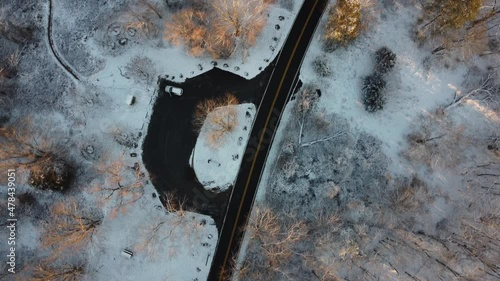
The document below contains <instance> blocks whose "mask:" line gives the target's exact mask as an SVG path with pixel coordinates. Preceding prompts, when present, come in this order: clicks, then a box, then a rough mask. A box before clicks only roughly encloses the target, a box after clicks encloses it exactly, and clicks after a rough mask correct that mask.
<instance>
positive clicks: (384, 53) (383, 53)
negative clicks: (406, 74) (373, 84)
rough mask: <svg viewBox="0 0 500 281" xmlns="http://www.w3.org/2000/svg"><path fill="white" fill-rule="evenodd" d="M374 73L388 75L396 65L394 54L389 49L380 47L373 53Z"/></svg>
mask: <svg viewBox="0 0 500 281" xmlns="http://www.w3.org/2000/svg"><path fill="white" fill-rule="evenodd" d="M375 63H376V65H375V71H376V72H378V73H388V72H389V71H391V70H392V69H393V68H394V65H395V64H396V54H394V53H393V52H392V51H391V50H390V49H389V48H387V47H382V48H380V49H378V50H377V51H376V52H375Z"/></svg>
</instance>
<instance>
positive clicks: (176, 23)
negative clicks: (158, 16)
mask: <svg viewBox="0 0 500 281" xmlns="http://www.w3.org/2000/svg"><path fill="white" fill-rule="evenodd" d="M206 25H207V16H206V14H205V12H203V11H198V10H195V9H193V8H187V9H183V10H181V11H179V12H178V13H176V14H174V15H173V16H172V18H171V20H170V21H167V22H166V23H165V30H166V31H165V33H164V37H165V39H167V40H168V41H170V42H172V43H173V44H174V45H177V46H180V45H185V46H186V48H187V49H188V52H189V53H190V54H191V55H193V56H200V55H202V54H204V52H205V45H206V43H205V40H206V38H207V37H208V34H207V33H208V31H207V27H206Z"/></svg>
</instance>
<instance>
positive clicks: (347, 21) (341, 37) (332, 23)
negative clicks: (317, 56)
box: [324, 0, 361, 45]
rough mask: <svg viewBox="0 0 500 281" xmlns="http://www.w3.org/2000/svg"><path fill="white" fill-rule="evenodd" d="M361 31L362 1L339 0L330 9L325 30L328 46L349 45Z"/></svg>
mask: <svg viewBox="0 0 500 281" xmlns="http://www.w3.org/2000/svg"><path fill="white" fill-rule="evenodd" d="M360 31H361V1H360V0H339V1H337V2H336V3H335V6H333V7H332V8H331V9H330V12H329V15H328V22H327V25H326V28H325V35H324V36H325V40H326V42H327V44H337V43H340V44H344V45H345V44H347V43H349V42H351V41H352V40H354V39H356V38H357V37H358V35H359V33H360Z"/></svg>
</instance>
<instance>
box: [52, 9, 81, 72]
mask: <svg viewBox="0 0 500 281" xmlns="http://www.w3.org/2000/svg"><path fill="white" fill-rule="evenodd" d="M52 2H53V0H49V24H48V30H47V36H48V38H49V46H50V50H51V51H52V54H53V55H54V57H55V58H56V60H57V61H58V62H59V65H60V66H61V67H62V68H63V69H64V70H66V72H68V73H69V75H71V76H72V77H73V78H75V79H76V80H78V81H80V78H79V77H78V75H77V74H76V71H74V70H73V69H72V68H71V66H69V65H68V64H67V63H66V62H65V61H64V60H63V59H62V57H61V55H60V54H59V53H58V52H57V51H56V48H55V46H54V38H53V37H52V17H53V15H52V12H53V11H52V10H53V5H52Z"/></svg>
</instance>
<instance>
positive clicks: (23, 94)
mask: <svg viewBox="0 0 500 281" xmlns="http://www.w3.org/2000/svg"><path fill="white" fill-rule="evenodd" d="M25 2H30V1H25ZM148 2H149V3H151V4H153V5H156V7H158V8H159V11H160V14H161V17H162V18H161V19H157V20H155V22H154V24H156V26H155V28H156V29H157V33H156V35H154V36H153V37H152V38H145V37H141V36H139V34H138V33H135V32H130V30H127V29H123V28H118V29H116V28H115V27H116V25H117V22H119V21H120V19H121V15H122V14H124V13H125V12H127V11H128V10H130V9H134V7H135V6H134V5H142V4H141V3H143V2H141V3H138V2H137V1H128V0H123V1H122V0H119V1H104V2H103V1H100V0H90V1H62V2H61V1H53V4H54V5H53V26H52V32H53V37H54V43H55V45H56V51H57V52H59V53H60V55H61V56H62V57H63V59H64V61H65V62H67V64H68V65H70V66H71V67H72V68H73V69H74V70H75V72H76V73H77V75H78V76H79V78H80V80H75V79H73V78H71V77H69V75H68V73H67V72H66V71H64V70H63V69H62V68H61V67H60V65H58V63H57V62H56V61H55V60H54V58H53V56H52V55H51V53H50V51H49V43H48V40H47V21H48V3H31V4H30V3H24V2H23V3H12V5H11V6H12V7H11V6H8V5H6V6H3V7H1V8H0V9H1V10H0V12H1V13H2V15H4V14H9V13H11V14H14V16H15V17H16V18H19V19H22V20H23V21H31V20H33V21H35V24H36V27H37V36H39V38H37V40H40V42H39V43H36V44H30V45H27V46H25V47H24V49H23V55H22V57H21V61H20V68H21V71H20V72H21V74H20V75H19V78H18V80H19V81H18V84H19V89H18V91H19V92H20V94H18V95H17V96H16V97H15V100H13V101H12V106H11V107H12V119H15V118H18V117H20V116H23V115H31V118H32V119H33V120H36V121H37V122H36V126H37V127H38V128H40V129H42V130H45V131H46V133H47V135H51V136H52V137H53V138H55V142H56V143H57V144H58V145H61V146H62V147H66V148H67V149H68V152H67V157H68V158H69V159H71V162H72V163H73V164H74V166H75V167H78V172H77V178H76V182H75V183H74V186H73V187H72V189H71V191H70V192H69V193H68V194H64V195H62V194H59V193H50V192H48V193H47V192H42V191H37V190H33V189H32V188H29V187H24V186H23V187H22V188H21V187H19V188H18V190H17V192H18V194H20V193H24V192H27V191H30V192H33V193H34V194H35V196H36V197H37V200H38V203H37V204H38V205H37V206H38V207H33V209H32V210H31V211H29V212H26V213H23V214H19V215H20V216H22V217H20V223H19V229H18V241H19V245H18V254H19V256H20V257H21V258H20V259H19V263H18V269H19V271H21V272H22V271H24V272H25V274H26V275H20V276H21V277H20V278H21V279H23V278H28V275H29V274H30V272H31V270H32V269H33V266H34V265H36V263H38V262H40V261H41V260H43V258H44V257H46V255H47V254H49V252H50V249H42V248H41V244H40V243H41V242H40V238H41V237H42V236H43V226H44V223H43V220H45V219H46V218H47V216H48V214H49V210H50V208H49V207H50V205H51V204H52V203H53V202H54V201H59V200H69V199H68V198H75V199H76V200H77V201H78V202H79V203H80V204H81V205H82V206H83V207H85V208H90V209H93V210H96V211H99V212H100V213H102V214H103V217H104V219H103V221H102V225H101V226H100V228H99V230H98V232H97V234H96V236H95V239H94V242H93V243H92V245H89V246H88V247H84V248H83V249H81V252H78V253H71V254H73V255H68V256H67V258H68V260H72V259H73V258H74V256H77V257H78V258H79V259H80V260H86V261H87V262H86V272H87V273H88V275H87V276H86V280H138V281H139V280H205V278H206V275H207V274H208V270H209V267H210V264H211V259H212V256H213V251H214V249H215V246H216V242H217V241H216V240H217V230H216V228H215V224H214V222H213V220H212V219H211V218H209V217H207V216H203V215H199V214H196V213H190V212H184V211H181V212H172V213H167V212H166V211H165V210H164V209H163V207H162V206H161V203H160V200H159V199H158V197H159V196H162V194H157V192H156V190H155V189H154V187H153V186H152V185H151V182H150V180H149V179H148V175H147V171H145V169H144V168H143V166H144V165H142V160H141V158H140V155H141V154H142V150H141V149H142V145H141V144H142V141H143V139H144V137H145V134H146V132H147V127H148V122H149V117H150V116H151V110H152V108H153V104H154V102H155V100H156V98H157V96H156V95H157V89H156V88H157V85H156V82H157V79H158V77H166V78H167V79H170V80H172V81H174V82H176V83H181V82H183V81H184V80H185V79H187V78H190V77H194V76H196V75H199V74H201V73H203V72H205V71H208V70H209V69H211V68H212V67H213V66H214V64H215V63H214V62H213V59H212V58H210V57H208V56H206V57H198V58H195V57H191V56H189V55H188V54H186V52H185V50H184V49H183V48H182V47H175V46H172V45H171V44H170V43H168V42H166V41H165V40H164V39H163V34H162V33H163V28H164V21H165V19H168V18H169V17H171V15H172V12H173V11H170V10H169V9H168V8H167V6H166V4H165V1H160V0H152V1H148ZM282 3H285V4H282ZM290 3H291V4H290ZM301 3H302V1H300V0H299V1H292V2H290V1H277V3H276V4H271V5H270V7H269V9H268V11H267V12H268V13H269V15H268V22H267V24H266V25H265V28H264V30H263V32H262V34H261V35H260V36H259V37H258V38H257V41H256V44H255V46H254V47H252V48H250V49H249V53H248V56H247V57H246V58H245V59H243V58H242V57H241V55H235V56H233V57H231V58H230V59H227V60H217V61H216V63H217V67H220V68H222V69H225V70H227V71H230V72H233V73H235V74H237V75H240V76H242V77H244V78H247V79H251V78H252V77H255V76H256V75H257V74H259V73H260V72H261V70H263V69H264V68H266V67H267V66H268V65H269V63H270V61H272V60H273V59H274V57H275V56H276V54H277V52H278V50H279V49H280V48H281V46H282V44H283V42H284V41H285V38H286V35H287V34H288V32H289V30H290V27H291V25H292V23H293V20H294V17H295V15H296V13H297V11H298V10H299V8H300V4H301ZM28 4H29V5H31V6H30V8H29V12H28V13H25V12H24V11H23V9H28V8H26V7H23V5H28ZM32 4H33V5H32ZM143 8H144V7H142V8H141V9H143ZM9 9H10V10H9ZM141 9H138V10H137V11H140V10H141ZM26 17H29V18H26ZM35 85H36V86H35ZM129 95H133V96H134V97H135V103H134V104H133V105H127V103H126V99H127V96H129ZM238 107H241V108H242V110H241V112H240V114H242V115H243V116H240V117H241V118H240V119H241V120H244V121H242V122H241V124H246V126H247V131H246V132H244V131H242V130H243V129H242V128H243V127H238V130H237V133H238V136H236V134H235V135H234V136H231V138H230V139H228V144H227V146H226V144H224V148H223V149H222V148H221V149H220V150H219V152H218V153H214V154H213V155H212V156H213V157H214V158H217V159H218V160H215V161H220V163H222V164H223V165H224V166H225V165H227V166H228V167H229V166H230V168H228V167H226V168H224V169H221V170H217V169H214V170H210V171H212V174H211V176H215V179H214V180H216V182H217V183H218V185H220V186H226V188H227V184H228V183H230V182H231V181H234V175H235V173H237V167H238V166H239V165H237V164H235V163H236V162H238V161H241V157H239V160H232V159H230V161H229V160H228V161H226V160H222V159H228V158H227V157H229V158H231V157H232V156H233V154H237V155H241V153H242V149H244V147H245V145H244V144H245V142H246V138H247V134H248V133H249V132H250V125H251V122H252V120H253V116H254V114H255V108H254V107H253V106H251V105H239V106H238ZM249 107H251V108H250V109H249ZM247 110H248V111H250V112H251V116H252V118H247V117H246V111H247ZM240 137H242V138H243V139H242V140H241V139H240ZM239 143H240V144H239ZM200 146H203V145H202V144H200ZM199 150H203V148H201V149H199ZM199 150H197V151H196V152H197V153H196V154H195V162H196V161H205V160H204V158H203V157H204V156H207V157H208V155H209V154H205V153H198V152H199ZM212 156H210V157H212ZM118 158H122V159H123V161H124V163H125V166H126V167H125V170H127V169H128V167H134V166H135V167H137V165H136V163H137V164H138V166H139V167H140V172H143V173H146V175H145V178H146V182H145V184H144V186H143V187H141V193H140V194H142V196H141V197H140V198H139V199H138V200H137V201H135V202H134V203H133V204H130V205H127V207H126V209H124V210H123V211H121V212H115V211H116V210H115V207H116V206H114V205H113V204H114V203H116V202H117V201H116V198H113V200H111V201H109V202H107V203H103V202H101V200H100V199H102V198H101V197H102V196H103V195H102V194H100V193H98V192H95V186H96V185H98V184H104V185H108V184H110V183H109V182H108V181H107V180H105V179H104V178H105V176H106V175H104V174H103V173H102V170H101V166H103V165H104V164H105V163H107V162H109V161H112V160H114V159H118ZM219 158H220V159H219ZM238 163H239V162H238ZM196 166H200V167H203V165H201V164H200V165H196V164H195V168H196ZM127 171H130V169H128V170H127ZM206 172H207V171H206V170H205V168H202V171H201V172H200V173H201V176H200V177H201V178H203V175H204V174H205V173H206ZM19 180H22V178H19ZM207 181H209V179H207ZM2 183H3V182H2ZM5 192H6V189H3V188H2V189H0V194H1V197H2V199H4V198H7V197H6V194H5ZM152 194H154V196H152ZM2 202H3V201H2ZM2 206H3V204H2ZM2 214H3V213H2ZM3 232H4V229H2V233H3ZM145 241H152V243H149V244H148V243H146V244H145ZM5 247H6V244H5V243H2V246H1V247H0V248H1V249H2V252H4V249H5ZM125 248H128V249H131V250H132V251H133V252H134V256H133V257H132V258H131V259H125V258H124V257H122V256H121V255H120V252H121V251H122V250H123V249H125ZM4 266H5V264H4V265H3V266H2V267H4ZM21 274H22V273H21ZM1 277H2V276H1V275H0V279H1ZM8 280H9V279H8ZM24 280H26V279H24Z"/></svg>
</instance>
